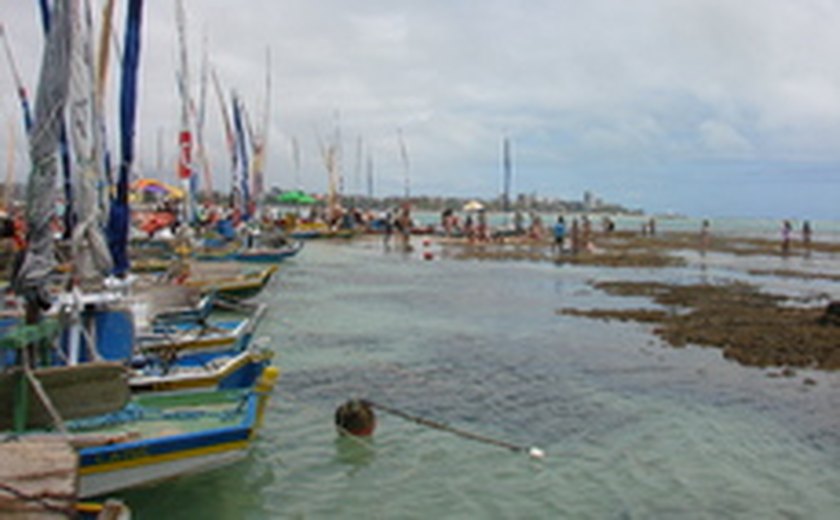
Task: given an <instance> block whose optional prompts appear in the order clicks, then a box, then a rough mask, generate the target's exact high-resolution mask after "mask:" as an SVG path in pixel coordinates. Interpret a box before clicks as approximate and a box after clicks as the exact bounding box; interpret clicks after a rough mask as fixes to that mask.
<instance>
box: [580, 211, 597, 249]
mask: <svg viewBox="0 0 840 520" xmlns="http://www.w3.org/2000/svg"><path fill="white" fill-rule="evenodd" d="M583 247H584V249H586V250H587V251H588V252H590V253H591V252H592V250H593V249H595V245H594V244H593V243H592V222H590V221H589V217H588V216H587V215H584V216H583Z"/></svg>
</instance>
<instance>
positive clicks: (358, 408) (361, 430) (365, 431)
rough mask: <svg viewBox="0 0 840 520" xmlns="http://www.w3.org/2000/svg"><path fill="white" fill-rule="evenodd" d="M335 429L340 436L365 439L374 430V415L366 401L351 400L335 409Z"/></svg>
mask: <svg viewBox="0 0 840 520" xmlns="http://www.w3.org/2000/svg"><path fill="white" fill-rule="evenodd" d="M335 427H336V429H337V430H338V433H339V434H341V435H347V434H349V435H356V436H360V437H367V436H370V435H372V434H373V430H374V429H375V428H376V415H375V414H374V413H373V408H371V406H370V404H369V403H368V402H367V401H365V400H363V399H351V400H349V401H347V402H346V403H344V404H343V405H341V406H339V407H338V408H337V409H336V411H335Z"/></svg>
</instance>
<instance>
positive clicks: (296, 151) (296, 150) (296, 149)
mask: <svg viewBox="0 0 840 520" xmlns="http://www.w3.org/2000/svg"><path fill="white" fill-rule="evenodd" d="M292 164H293V166H294V168H295V188H297V189H299V190H303V185H302V184H301V183H300V145H299V144H298V140H297V137H295V136H292Z"/></svg>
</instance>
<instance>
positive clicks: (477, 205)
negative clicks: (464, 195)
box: [464, 200, 484, 211]
mask: <svg viewBox="0 0 840 520" xmlns="http://www.w3.org/2000/svg"><path fill="white" fill-rule="evenodd" d="M483 209H484V204H482V203H481V202H479V201H477V200H471V201H469V202H467V203H466V204H464V211H481V210H483Z"/></svg>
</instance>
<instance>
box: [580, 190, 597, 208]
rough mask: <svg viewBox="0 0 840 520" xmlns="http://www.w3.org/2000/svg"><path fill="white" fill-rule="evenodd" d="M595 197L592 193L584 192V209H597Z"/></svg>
mask: <svg viewBox="0 0 840 520" xmlns="http://www.w3.org/2000/svg"><path fill="white" fill-rule="evenodd" d="M594 198H595V197H594V195H592V192H591V191H584V192H583V207H584V208H585V209H586V210H587V211H589V210H592V209H595V207H594V206H595V204H594V202H595V201H594Z"/></svg>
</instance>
